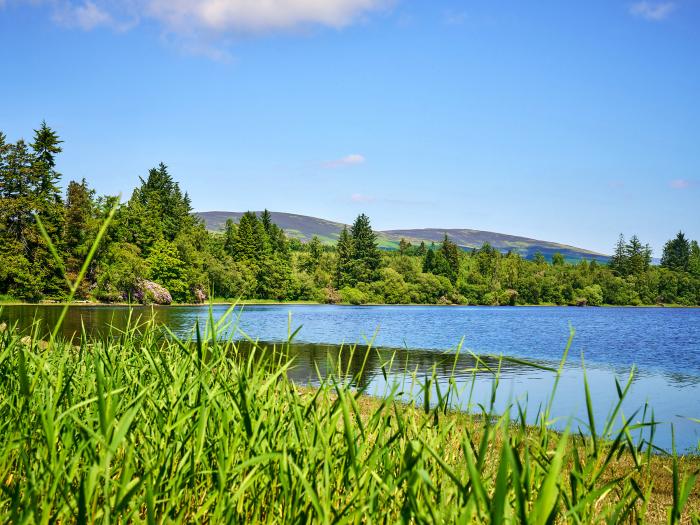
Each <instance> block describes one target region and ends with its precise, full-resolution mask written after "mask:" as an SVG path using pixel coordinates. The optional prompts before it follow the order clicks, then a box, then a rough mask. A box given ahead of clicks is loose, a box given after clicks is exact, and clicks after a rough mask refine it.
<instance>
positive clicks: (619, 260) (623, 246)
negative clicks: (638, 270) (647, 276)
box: [610, 234, 627, 275]
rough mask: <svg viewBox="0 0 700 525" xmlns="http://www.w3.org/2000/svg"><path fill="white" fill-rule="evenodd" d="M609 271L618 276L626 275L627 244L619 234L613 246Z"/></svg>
mask: <svg viewBox="0 0 700 525" xmlns="http://www.w3.org/2000/svg"><path fill="white" fill-rule="evenodd" d="M610 269H611V270H612V271H613V272H615V273H616V274H618V275H627V243H626V242H625V236H624V235H622V234H620V237H619V238H618V239H617V244H616V245H615V252H614V253H613V255H612V257H610Z"/></svg>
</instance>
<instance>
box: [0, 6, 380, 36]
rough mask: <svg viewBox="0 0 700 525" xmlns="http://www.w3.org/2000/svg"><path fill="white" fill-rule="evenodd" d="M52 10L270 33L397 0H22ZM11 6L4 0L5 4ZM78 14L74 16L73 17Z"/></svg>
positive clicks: (346, 17)
mask: <svg viewBox="0 0 700 525" xmlns="http://www.w3.org/2000/svg"><path fill="white" fill-rule="evenodd" d="M20 1H25V2H28V3H32V4H34V5H39V6H44V7H47V8H49V9H51V10H52V12H53V14H54V18H56V17H58V19H57V20H59V21H60V22H61V23H65V22H66V21H68V20H72V21H73V23H72V24H71V25H74V26H76V27H80V28H83V29H92V28H94V27H97V26H99V25H106V24H108V23H110V22H116V23H119V22H120V20H119V19H120V17H123V16H124V15H127V16H128V18H129V19H137V20H144V19H150V20H155V21H156V22H157V23H159V24H160V25H161V26H162V27H163V28H164V29H165V30H167V31H171V32H177V33H185V34H188V35H191V34H193V33H196V32H198V31H212V32H215V33H226V32H247V33H250V32H267V31H274V30H287V29H293V28H296V27H298V26H304V25H320V26H327V27H336V28H340V27H344V26H347V25H350V24H352V23H354V22H355V21H357V20H358V19H359V18H361V17H362V16H363V15H365V14H367V13H370V12H372V11H377V10H379V9H381V8H385V7H387V6H389V5H391V4H392V3H393V1H394V0H20ZM4 4H5V1H4V0H0V7H1V6H2V5H4ZM69 15H72V16H73V18H72V19H71V18H68V16H69Z"/></svg>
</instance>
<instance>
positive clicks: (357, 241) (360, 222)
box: [350, 213, 381, 282]
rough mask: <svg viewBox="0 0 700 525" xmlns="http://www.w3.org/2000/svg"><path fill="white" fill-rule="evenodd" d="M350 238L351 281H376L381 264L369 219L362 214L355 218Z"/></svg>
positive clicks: (375, 237) (375, 238) (375, 236)
mask: <svg viewBox="0 0 700 525" xmlns="http://www.w3.org/2000/svg"><path fill="white" fill-rule="evenodd" d="M350 236H351V237H352V261H353V279H354V280H355V281H357V282H372V281H375V280H376V279H377V270H378V269H379V265H380V264H381V254H380V252H379V247H378V245H377V235H376V234H375V233H374V231H373V230H372V226H371V225H370V222H369V217H367V215H365V214H364V213H362V214H360V215H358V216H357V219H355V222H354V223H353V225H352V227H351V228H350Z"/></svg>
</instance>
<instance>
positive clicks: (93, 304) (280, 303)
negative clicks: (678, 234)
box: [0, 299, 700, 309]
mask: <svg viewBox="0 0 700 525" xmlns="http://www.w3.org/2000/svg"><path fill="white" fill-rule="evenodd" d="M66 305H68V306H86V307H97V308H103V307H110V306H118V307H124V306H130V307H133V308H144V307H149V306H154V307H158V308H168V307H173V308H180V307H194V306H200V307H204V306H210V305H211V306H233V305H236V306H286V305H289V306H359V307H363V306H407V307H410V306H415V307H418V306H422V307H425V306H434V307H438V308H450V307H452V308H454V307H457V308H460V307H461V308H464V307H469V308H659V309H661V308H685V309H700V306H697V305H682V304H637V305H634V304H603V305H600V306H578V305H573V304H549V303H547V304H515V305H488V304H434V303H396V304H390V303H364V304H352V303H321V302H318V301H267V300H255V299H253V300H245V301H234V300H221V301H217V300H215V301H211V302H205V303H172V304H167V305H165V304H164V305H160V304H140V303H123V302H118V303H104V302H97V301H72V302H70V303H66V302H61V301H39V302H37V303H30V302H26V301H7V302H3V301H0V308H2V307H3V306H66Z"/></svg>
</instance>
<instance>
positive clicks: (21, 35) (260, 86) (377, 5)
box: [0, 0, 700, 256]
mask: <svg viewBox="0 0 700 525" xmlns="http://www.w3.org/2000/svg"><path fill="white" fill-rule="evenodd" d="M0 64H2V81H0V130H3V131H4V132H5V133H6V134H7V135H8V138H10V139H11V140H16V139H18V138H20V137H26V138H30V136H31V134H32V129H33V128H36V127H37V126H38V124H39V123H40V122H41V120H42V119H46V121H47V122H48V123H49V124H50V125H51V126H52V127H54V128H56V129H57V131H58V132H59V133H60V135H61V136H62V138H63V139H64V140H65V144H64V153H63V155H62V157H61V160H60V164H59V168H60V170H61V171H62V172H63V173H64V176H65V182H67V181H68V180H70V179H80V178H82V177H85V178H87V179H88V181H89V182H90V183H91V184H92V185H93V186H94V187H95V188H96V189H97V191H98V192H100V193H119V192H122V193H123V194H124V197H125V198H128V196H129V194H130V191H131V189H132V188H133V186H134V185H135V184H137V182H138V177H139V176H144V175H145V174H146V173H147V170H148V168H150V167H152V166H154V165H156V164H157V163H158V162H160V161H163V162H165V163H166V164H168V166H169V167H170V170H171V173H172V174H173V176H174V177H175V178H176V179H177V180H178V181H179V182H180V184H181V186H182V187H183V188H184V189H185V190H187V191H188V192H189V194H190V195H191V197H192V202H193V205H194V207H195V209H196V210H200V211H204V210H246V209H261V208H264V207H267V208H269V209H271V210H276V211H288V212H294V213H302V214H309V215H316V216H321V217H325V218H329V219H333V220H338V221H345V222H349V221H352V219H353V218H354V217H355V215H356V214H357V213H359V212H366V213H368V214H369V215H370V217H371V218H372V221H373V225H374V226H375V227H376V228H378V229H389V228H399V227H403V228H410V227H454V228H458V227H462V228H474V229H483V230H491V231H498V232H504V233H511V234H519V235H526V236H530V237H535V238H540V239H546V240H553V241H559V242H564V243H568V244H574V245H577V246H582V247H586V248H591V249H596V250H600V251H603V252H609V251H610V250H611V247H612V245H613V244H614V242H615V240H616V239H617V236H618V234H619V233H620V232H623V233H625V234H626V235H628V236H629V235H631V234H633V233H636V234H638V235H639V236H640V238H641V239H642V241H644V242H649V243H650V244H651V245H652V247H653V248H654V251H655V255H656V256H660V252H661V248H662V246H663V242H664V241H665V240H666V239H668V238H670V237H672V236H673V235H674V234H675V233H676V232H677V231H678V229H683V230H684V231H685V232H686V233H687V234H688V235H689V236H690V237H691V238H696V239H697V238H700V213H699V212H698V209H697V208H698V204H699V203H700V1H698V0H673V1H670V0H669V1H651V0H650V1H641V2H640V1H634V0H633V1H629V2H625V1H624V0H622V1H616V0H606V1H595V0H593V1H589V2H561V1H552V2H522V1H512V2H509V1H502V2H487V1H462V2H458V1H448V0H444V1H443V0H433V1H418V0H394V1H389V0H268V1H267V2H263V1H258V0H112V1H109V2H101V1H98V0H94V1H87V2H86V1H84V0H0Z"/></svg>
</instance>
